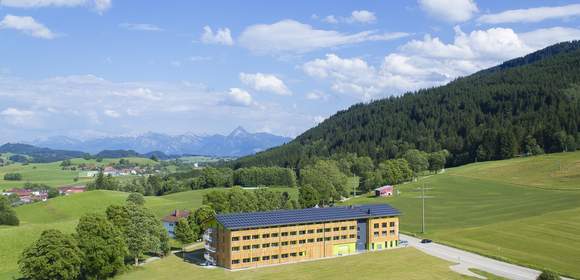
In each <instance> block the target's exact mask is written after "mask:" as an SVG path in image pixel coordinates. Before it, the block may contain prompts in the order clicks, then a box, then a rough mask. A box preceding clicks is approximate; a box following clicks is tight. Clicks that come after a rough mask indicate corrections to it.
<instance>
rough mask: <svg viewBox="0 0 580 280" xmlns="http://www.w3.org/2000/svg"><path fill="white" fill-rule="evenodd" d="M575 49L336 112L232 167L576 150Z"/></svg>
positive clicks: (578, 45)
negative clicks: (349, 155)
mask: <svg viewBox="0 0 580 280" xmlns="http://www.w3.org/2000/svg"><path fill="white" fill-rule="evenodd" d="M579 128H580V41H574V42H566V43H560V44H557V45H553V46H551V47H548V48H546V49H544V50H540V51H538V52H535V53H532V54H529V55H527V56H525V57H522V58H518V59H514V60H511V61H508V62H505V63H503V64H501V65H499V66H496V67H493V68H490V69H487V70H483V71H480V72H478V73H475V74H473V75H471V76H468V77H464V78H459V79H457V80H455V81H453V82H451V83H449V84H447V85H445V86H440V87H436V88H431V89H425V90H419V91H417V92H413V93H407V94H405V95H403V96H400V97H391V98H387V99H382V100H378V101H374V102H371V103H368V104H357V105H354V106H352V107H351V108H349V109H348V110H345V111H340V112H338V113H336V114H335V115H334V116H332V117H330V118H328V119H327V120H325V121H324V122H322V123H321V124H319V125H318V126H316V127H314V128H312V129H310V130H308V131H306V132H305V133H303V134H302V135H300V136H298V137H297V138H296V139H295V140H294V141H292V142H290V143H288V144H286V145H283V146H280V147H278V148H273V149H270V150H268V151H265V152H262V153H259V154H257V155H255V156H249V157H245V158H242V159H240V160H238V161H237V166H252V165H281V166H291V167H299V166H301V165H303V163H301V162H303V161H304V160H307V159H308V158H311V157H315V156H319V157H326V156H329V155H331V154H334V153H344V152H353V153H357V154H358V155H368V156H370V157H372V158H373V159H375V160H377V161H381V160H384V159H388V158H394V157H397V156H399V155H400V154H401V153H402V152H404V151H406V150H407V149H409V148H412V147H415V148H417V149H420V150H423V151H427V152H432V151H437V150H440V149H447V150H449V151H450V152H451V154H452V155H451V158H450V160H449V161H448V164H449V165H451V166H456V165H461V164H465V163H469V162H474V161H485V160H496V159H505V158H511V157H513V156H515V155H517V154H521V153H528V152H537V151H539V150H544V151H545V152H559V151H563V150H566V149H569V150H573V149H575V148H576V146H577V144H576V143H578V142H580V135H579V134H578V131H579Z"/></svg>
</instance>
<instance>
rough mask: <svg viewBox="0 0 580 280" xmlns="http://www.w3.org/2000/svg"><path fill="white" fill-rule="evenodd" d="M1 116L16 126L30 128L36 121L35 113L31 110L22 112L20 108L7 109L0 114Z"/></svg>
mask: <svg viewBox="0 0 580 280" xmlns="http://www.w3.org/2000/svg"><path fill="white" fill-rule="evenodd" d="M0 116H2V117H3V118H4V120H5V121H6V122H8V123H9V124H12V125H14V126H29V125H31V123H30V122H31V121H34V117H35V113H34V111H30V110H22V109H18V108H12V107H9V108H6V109H4V110H2V112H0Z"/></svg>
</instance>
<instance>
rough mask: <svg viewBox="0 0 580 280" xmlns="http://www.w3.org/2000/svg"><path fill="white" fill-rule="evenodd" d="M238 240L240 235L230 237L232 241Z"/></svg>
mask: <svg viewBox="0 0 580 280" xmlns="http://www.w3.org/2000/svg"><path fill="white" fill-rule="evenodd" d="M239 240H240V237H239V236H234V237H232V241H239ZM238 262H239V260H238Z"/></svg>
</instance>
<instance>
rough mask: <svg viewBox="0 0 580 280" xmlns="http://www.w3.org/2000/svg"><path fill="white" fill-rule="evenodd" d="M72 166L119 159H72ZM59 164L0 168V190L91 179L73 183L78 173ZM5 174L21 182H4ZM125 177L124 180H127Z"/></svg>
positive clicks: (106, 162) (134, 159) (85, 180)
mask: <svg viewBox="0 0 580 280" xmlns="http://www.w3.org/2000/svg"><path fill="white" fill-rule="evenodd" d="M126 159H128V160H129V161H131V162H135V163H139V164H154V163H155V162H154V161H152V160H150V159H146V158H126ZM71 161H72V163H73V164H80V163H87V164H89V163H92V164H96V165H107V164H109V163H113V162H118V161H119V159H103V161H102V162H97V161H96V160H94V159H93V160H84V159H82V158H78V159H72V160H71ZM60 163H61V162H60V161H59V162H52V163H31V164H26V165H23V164H20V163H15V164H11V165H8V166H3V167H0V190H3V189H9V188H18V187H22V186H23V185H24V184H25V183H27V182H30V183H40V184H46V185H49V186H51V187H58V186H62V185H70V184H75V183H87V182H89V181H90V180H91V179H88V178H80V179H79V181H78V182H75V181H74V178H76V177H77V176H78V175H79V172H80V171H71V170H62V169H61V167H60ZM6 173H20V174H22V180H20V181H5V180H4V174H6ZM129 177H130V176H127V177H126V178H129Z"/></svg>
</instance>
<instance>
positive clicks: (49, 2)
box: [0, 0, 112, 13]
mask: <svg viewBox="0 0 580 280" xmlns="http://www.w3.org/2000/svg"><path fill="white" fill-rule="evenodd" d="M111 5H112V3H111V0H0V6H6V7H12V8H41V7H50V6H52V7H79V6H84V7H89V8H92V9H94V10H95V11H97V12H98V13H103V12H105V11H106V10H108V9H109V8H111Z"/></svg>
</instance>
